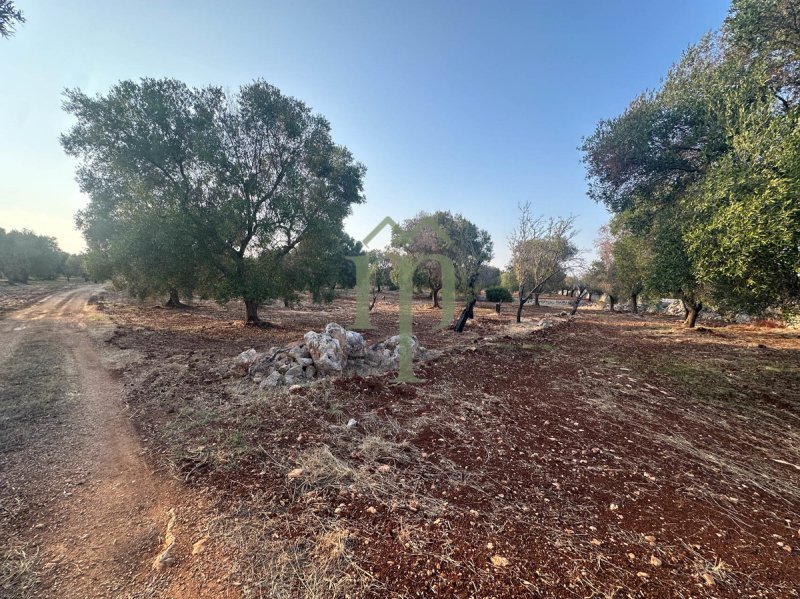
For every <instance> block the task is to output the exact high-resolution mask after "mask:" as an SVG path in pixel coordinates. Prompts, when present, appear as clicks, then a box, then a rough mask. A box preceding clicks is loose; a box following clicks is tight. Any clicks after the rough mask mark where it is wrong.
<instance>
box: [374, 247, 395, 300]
mask: <svg viewBox="0 0 800 599" xmlns="http://www.w3.org/2000/svg"><path fill="white" fill-rule="evenodd" d="M393 273H394V271H393V270H392V260H391V258H390V257H389V255H388V254H387V253H386V252H383V251H381V250H371V251H370V252H369V279H370V286H371V287H374V288H375V289H376V290H377V291H379V292H380V291H382V290H383V288H384V287H388V288H389V289H392V290H395V289H397V284H396V281H395V278H396V276H393Z"/></svg>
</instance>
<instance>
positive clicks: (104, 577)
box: [0, 285, 179, 597]
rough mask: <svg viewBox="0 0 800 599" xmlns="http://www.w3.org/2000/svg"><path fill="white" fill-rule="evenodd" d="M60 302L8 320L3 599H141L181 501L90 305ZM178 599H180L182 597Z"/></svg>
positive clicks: (85, 293)
mask: <svg viewBox="0 0 800 599" xmlns="http://www.w3.org/2000/svg"><path fill="white" fill-rule="evenodd" d="M100 289H101V287H100V286H96V285H94V286H84V287H80V288H78V289H72V290H67V291H62V292H59V293H55V294H53V295H51V296H48V297H46V298H45V299H44V300H41V301H39V302H38V303H36V304H34V305H33V306H31V307H28V308H26V309H23V310H19V311H17V312H14V313H11V314H9V315H8V316H7V317H6V318H5V319H3V320H0V541H2V542H1V543H0V545H1V546H2V554H1V555H0V596H3V597H9V596H10V597H142V596H154V595H159V594H160V591H159V588H160V590H161V591H163V590H164V588H165V582H164V581H163V580H162V581H159V580H158V577H159V576H160V575H161V574H160V573H159V572H153V571H152V568H151V564H152V562H153V559H154V558H155V557H156V556H157V555H158V553H159V551H160V549H161V545H162V543H163V536H164V532H165V526H166V522H167V516H166V514H167V512H168V510H169V509H171V508H174V507H175V499H176V497H178V495H179V489H178V488H177V486H176V484H175V483H174V482H173V481H171V480H170V479H168V478H166V477H164V476H161V475H158V474H156V473H154V472H153V471H152V469H151V468H150V467H149V466H148V464H147V463H146V462H145V460H144V459H143V457H142V448H141V446H140V445H139V443H138V441H137V438H136V436H135V435H134V432H133V430H132V427H131V424H130V422H129V419H128V417H127V415H126V407H125V404H124V393H123V384H122V382H121V377H120V376H118V373H117V371H115V369H114V367H115V364H114V362H113V356H111V355H109V354H108V348H107V346H106V345H105V344H102V338H103V336H104V335H106V334H108V333H109V332H110V330H111V327H110V325H109V324H108V323H107V322H106V321H105V320H104V319H103V318H102V317H101V316H100V315H98V313H97V312H96V311H95V310H94V309H93V307H92V306H91V305H89V303H88V301H89V298H90V297H91V296H92V295H93V294H96V293H98V292H99V291H100ZM176 594H179V593H176Z"/></svg>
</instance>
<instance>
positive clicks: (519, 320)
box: [517, 298, 525, 322]
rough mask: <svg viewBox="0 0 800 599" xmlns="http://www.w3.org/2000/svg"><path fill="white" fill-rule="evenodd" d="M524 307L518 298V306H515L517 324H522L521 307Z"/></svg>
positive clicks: (523, 303) (521, 300) (523, 302)
mask: <svg viewBox="0 0 800 599" xmlns="http://www.w3.org/2000/svg"><path fill="white" fill-rule="evenodd" d="M524 305H525V300H523V299H522V298H520V300H519V306H517V322H522V307H523V306H524Z"/></svg>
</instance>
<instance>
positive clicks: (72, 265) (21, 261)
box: [0, 228, 86, 284]
mask: <svg viewBox="0 0 800 599" xmlns="http://www.w3.org/2000/svg"><path fill="white" fill-rule="evenodd" d="M85 274H86V273H85V270H84V267H83V258H82V257H81V256H76V255H72V254H68V253H67V252H64V251H62V250H61V249H59V247H58V244H57V243H56V240H55V239H54V238H53V237H45V236H43V235H36V234H35V233H33V232H32V231H28V230H25V229H23V230H22V231H9V232H6V231H5V230H4V229H2V228H0V277H2V278H5V279H6V281H7V282H8V283H12V284H27V283H28V281H29V280H30V279H31V278H33V279H39V280H52V279H55V278H57V277H59V276H64V277H67V279H71V278H72V277H83V276H85Z"/></svg>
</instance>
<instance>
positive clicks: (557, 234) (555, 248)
mask: <svg viewBox="0 0 800 599" xmlns="http://www.w3.org/2000/svg"><path fill="white" fill-rule="evenodd" d="M576 233H577V232H576V230H575V218H574V217H571V216H569V217H559V218H547V219H546V218H544V217H534V216H533V215H532V214H531V209H530V204H529V203H526V204H524V205H522V206H520V217H519V222H518V224H517V227H516V228H515V229H514V231H513V232H512V233H511V235H510V236H509V239H508V245H509V250H510V252H511V264H510V265H509V271H511V272H513V274H514V278H515V279H516V281H517V284H518V303H517V322H521V321H522V309H523V308H524V307H525V304H526V303H527V302H528V301H530V300H531V298H533V297H534V296H535V295H537V294H539V293H541V292H542V291H543V290H544V289H545V288H546V287H547V285H548V284H549V283H550V282H551V281H553V280H554V279H556V278H561V279H562V280H563V278H564V276H565V273H566V271H567V270H569V269H570V268H571V267H573V266H575V265H576V263H577V260H578V248H577V247H576V245H575V244H574V243H573V239H574V238H575V235H576Z"/></svg>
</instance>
